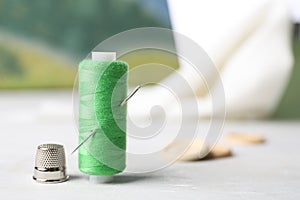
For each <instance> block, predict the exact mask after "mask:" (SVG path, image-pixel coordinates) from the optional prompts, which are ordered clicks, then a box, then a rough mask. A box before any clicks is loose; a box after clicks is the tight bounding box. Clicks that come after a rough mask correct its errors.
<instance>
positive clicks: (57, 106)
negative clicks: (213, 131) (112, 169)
mask: <svg viewBox="0 0 300 200" xmlns="http://www.w3.org/2000/svg"><path fill="white" fill-rule="evenodd" d="M71 96H72V95H71V92H70V91H48V92H42V91H35V92H32V91H31V92H1V93H0V117H1V121H0V127H1V136H2V139H1V140H0V144H1V151H0V158H1V159H0V169H1V170H0V199H1V200H4V199H39V200H46V199H51V200H53V199H64V198H65V199H72V200H73V199H122V200H124V199H131V200H133V199H230V200H234V199H263V200H266V199H272V200H273V199H285V200H287V199H299V198H300V156H299V153H300V122H299V121H285V122H284V121H235V122H233V121H230V122H229V121H227V122H226V124H225V127H224V133H225V134H226V133H227V132H230V131H254V132H260V133H262V134H263V135H264V136H265V138H266V140H267V142H266V143H265V144H263V145H255V146H238V145H234V146H231V147H232V150H233V152H234V156H232V157H229V158H222V159H215V160H205V161H200V162H191V163H175V164H174V165H172V166H170V167H168V168H165V169H163V170H161V171H157V172H155V173H149V174H139V175H135V174H121V175H118V176H116V177H115V182H114V183H110V184H101V185H93V184H90V183H89V182H88V180H87V176H86V175H83V174H82V173H80V172H79V170H78V168H77V156H76V155H75V156H69V155H67V156H68V172H69V174H70V177H71V178H70V180H69V181H67V182H65V183H60V184H51V185H50V184H39V183H36V182H35V181H33V180H32V175H33V167H34V157H35V152H36V147H37V145H38V144H41V143H45V142H59V143H62V144H64V146H65V148H66V151H67V154H68V152H70V151H71V150H72V148H73V147H74V146H75V145H76V143H77V136H76V130H75V125H74V121H73V119H72V116H71V113H72V99H71ZM62 110H63V111H64V112H65V113H64V114H61V111H62Z"/></svg>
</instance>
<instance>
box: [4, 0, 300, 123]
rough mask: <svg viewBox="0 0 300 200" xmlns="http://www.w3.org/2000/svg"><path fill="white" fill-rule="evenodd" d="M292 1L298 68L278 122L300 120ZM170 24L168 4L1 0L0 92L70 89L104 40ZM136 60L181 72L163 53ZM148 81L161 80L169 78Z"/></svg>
mask: <svg viewBox="0 0 300 200" xmlns="http://www.w3.org/2000/svg"><path fill="white" fill-rule="evenodd" d="M293 2H295V3H290V4H289V5H290V10H291V18H290V22H291V24H293V35H291V36H290V38H291V41H292V44H291V48H292V52H293V57H294V64H293V66H294V67H293V68H292V72H291V76H290V78H289V80H288V84H287V87H286V89H284V92H283V95H282V97H281V99H280V103H279V105H277V107H276V109H275V111H274V113H272V117H273V118H278V119H296V118H298V119H299V118H300V101H299V100H300V92H299V89H298V87H299V85H300V33H299V23H300V21H298V20H299V19H298V17H297V16H298V14H297V13H299V12H300V11H299V8H297V7H296V6H297V5H299V4H297V3H296V1H293ZM169 5H170V3H169ZM215 14H216V15H217V13H215ZM172 24H174V22H172V20H171V17H170V9H169V6H168V2H167V1H166V0H151V1H149V0H88V1H82V0H51V1H50V0H0V89H1V90H0V93H5V95H9V93H7V92H8V91H10V90H16V92H20V91H21V90H25V91H28V90H30V91H32V90H36V89H39V90H49V89H63V88H64V89H65V88H67V89H70V90H71V89H72V88H73V84H74V80H75V77H76V72H77V65H78V62H80V61H81V60H82V59H84V58H85V56H86V55H87V54H88V53H89V52H90V51H91V50H92V49H93V48H94V47H95V46H96V45H97V44H98V43H100V42H101V41H103V40H105V39H107V38H108V37H110V36H112V35H115V34H117V33H119V32H122V31H125V30H128V29H132V28H138V27H165V28H172V27H173V25H172ZM212 26H218V24H213V25H212ZM170 41H171V42H172V41H173V38H172V35H170ZM138 57H139V58H138V59H137V58H136V57H135V58H130V57H128V58H126V59H125V60H126V61H127V62H128V63H129V65H130V66H131V67H134V66H137V65H139V64H141V63H143V62H148V61H149V60H151V61H153V60H155V61H156V62H159V63H163V64H166V65H168V66H171V67H173V68H178V67H179V66H178V63H177V59H176V57H174V56H170V55H168V54H166V55H164V54H163V53H162V52H155V51H148V52H146V53H144V54H142V55H141V56H138ZM150 76H157V79H158V80H161V79H163V78H164V77H165V76H167V74H163V75H159V76H158V75H157V74H152V75H151V74H150ZM131 82H132V83H135V80H131ZM1 97H3V95H2V96H1ZM0 102H1V99H0Z"/></svg>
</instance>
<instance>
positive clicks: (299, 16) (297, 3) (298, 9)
mask: <svg viewBox="0 0 300 200" xmlns="http://www.w3.org/2000/svg"><path fill="white" fill-rule="evenodd" d="M289 2H290V9H291V11H292V17H293V21H294V22H297V23H300V0H289Z"/></svg>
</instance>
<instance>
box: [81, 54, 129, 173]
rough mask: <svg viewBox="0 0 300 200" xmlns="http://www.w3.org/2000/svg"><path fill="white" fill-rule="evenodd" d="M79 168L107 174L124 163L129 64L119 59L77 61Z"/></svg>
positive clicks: (118, 171) (116, 170)
mask: <svg viewBox="0 0 300 200" xmlns="http://www.w3.org/2000/svg"><path fill="white" fill-rule="evenodd" d="M78 71H79V73H78V74H79V96H80V97H79V143H80V142H82V141H83V140H84V139H85V138H86V137H87V136H88V135H89V134H90V133H91V132H92V131H94V130H96V133H95V134H94V135H93V136H92V137H91V138H90V139H89V140H88V141H87V142H86V143H85V144H84V145H83V146H82V147H81V148H80V149H79V153H78V159H79V169H80V171H82V172H83V173H86V174H89V175H99V176H110V175H114V174H117V173H120V172H122V171H123V170H124V169H125V166H126V164H125V163H126V114H127V113H126V111H127V106H126V105H124V106H120V105H119V104H120V102H122V100H123V99H125V98H126V96H127V71H128V66H127V64H126V63H124V62H120V61H113V62H107V61H98V60H89V59H86V60H84V61H82V62H81V63H80V64H79V70H78Z"/></svg>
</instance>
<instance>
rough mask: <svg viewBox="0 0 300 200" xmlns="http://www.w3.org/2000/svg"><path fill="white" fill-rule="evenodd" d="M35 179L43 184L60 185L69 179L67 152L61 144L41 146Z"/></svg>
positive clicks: (38, 152) (37, 154) (39, 147)
mask: <svg viewBox="0 0 300 200" xmlns="http://www.w3.org/2000/svg"><path fill="white" fill-rule="evenodd" d="M33 179H34V180H36V181H38V182H41V183H60V182H64V181H66V180H67V179H68V176H67V174H66V157H65V150H64V147H63V146H62V145H59V144H41V145H39V146H38V148H37V152H36V158H35V166H34V174H33Z"/></svg>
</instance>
